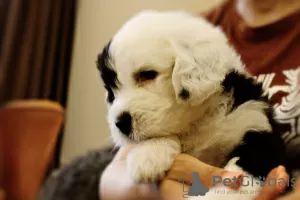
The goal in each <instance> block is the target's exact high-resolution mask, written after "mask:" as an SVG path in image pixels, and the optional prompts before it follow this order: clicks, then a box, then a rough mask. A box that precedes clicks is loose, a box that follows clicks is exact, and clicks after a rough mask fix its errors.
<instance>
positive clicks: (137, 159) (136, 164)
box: [127, 136, 181, 183]
mask: <svg viewBox="0 0 300 200" xmlns="http://www.w3.org/2000/svg"><path fill="white" fill-rule="evenodd" d="M180 152H181V145H180V142H179V140H178V138H177V137H174V136H172V137H162V138H153V139H150V140H147V141H144V142H141V143H139V144H138V145H137V146H136V147H135V148H134V149H133V150H132V151H131V152H130V153H129V154H128V157H127V169H128V170H129V174H130V176H131V177H132V178H133V181H134V182H136V183H155V182H156V181H158V180H161V179H162V178H163V176H164V175H165V172H166V171H168V170H169V169H170V167H171V165H172V164H173V162H174V159H175V157H176V156H177V155H178V154H179V153H180Z"/></svg>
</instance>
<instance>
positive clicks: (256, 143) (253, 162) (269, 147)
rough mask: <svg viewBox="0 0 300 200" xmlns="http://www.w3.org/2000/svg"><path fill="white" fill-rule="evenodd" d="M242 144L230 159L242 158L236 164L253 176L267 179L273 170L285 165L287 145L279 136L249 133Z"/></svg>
mask: <svg viewBox="0 0 300 200" xmlns="http://www.w3.org/2000/svg"><path fill="white" fill-rule="evenodd" d="M242 142H243V143H242V144H241V145H239V146H237V147H236V148H235V149H234V151H233V152H232V153H231V156H230V157H231V158H233V157H240V159H239V160H238V161H237V163H236V164H237V165H239V166H241V167H242V168H243V169H244V170H245V171H248V172H249V173H251V174H252V175H254V176H256V177H266V176H267V175H268V173H269V172H270V171H271V170H272V169H273V168H275V167H278V165H284V164H285V160H284V159H285V145H284V142H283V140H282V139H281V137H280V135H279V134H276V133H268V132H255V131H248V132H247V133H246V134H245V136H244V138H243V140H242Z"/></svg>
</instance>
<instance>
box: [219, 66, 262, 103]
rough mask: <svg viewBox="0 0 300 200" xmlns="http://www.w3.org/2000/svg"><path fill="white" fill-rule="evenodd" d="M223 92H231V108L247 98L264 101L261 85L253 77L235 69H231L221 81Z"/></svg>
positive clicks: (247, 99)
mask: <svg viewBox="0 0 300 200" xmlns="http://www.w3.org/2000/svg"><path fill="white" fill-rule="evenodd" d="M222 86H223V88H224V92H233V98H234V104H233V108H236V107H238V106H239V105H241V104H243V103H245V102H246V101H249V100H263V101H266V100H267V99H265V98H264V97H263V96H262V95H263V89H262V85H261V84H260V83H257V82H256V80H255V79H254V78H249V77H246V76H245V75H244V74H240V73H239V72H237V71H231V72H230V73H228V74H227V75H226V77H225V79H224V80H223V82H222Z"/></svg>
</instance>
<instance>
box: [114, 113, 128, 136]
mask: <svg viewBox="0 0 300 200" xmlns="http://www.w3.org/2000/svg"><path fill="white" fill-rule="evenodd" d="M115 124H116V126H117V127H118V128H119V130H120V131H121V132H122V133H123V134H124V135H126V136H129V135H130V133H131V131H132V117H131V115H130V113H129V112H123V113H122V114H121V115H119V117H118V118H117V121H116V123H115Z"/></svg>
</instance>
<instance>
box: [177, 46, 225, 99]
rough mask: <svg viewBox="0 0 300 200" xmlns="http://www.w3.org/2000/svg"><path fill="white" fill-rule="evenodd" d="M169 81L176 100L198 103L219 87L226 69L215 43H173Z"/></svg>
mask: <svg viewBox="0 0 300 200" xmlns="http://www.w3.org/2000/svg"><path fill="white" fill-rule="evenodd" d="M172 45H173V47H174V52H175V62H174V68H173V74H172V83H173V87H174V90H175V94H176V99H177V100H178V101H179V102H182V103H184V102H186V103H189V104H191V105H199V104H200V103H202V102H203V101H204V100H205V99H207V98H208V97H209V96H210V95H212V94H213V93H215V92H216V91H218V90H220V89H221V81H222V80H223V79H224V77H225V73H226V71H227V70H228V69H226V67H224V66H223V65H224V64H226V63H224V62H225V60H224V59H223V58H222V56H223V55H222V54H221V52H220V51H219V50H218V46H214V44H211V43H208V42H207V43H205V42H204V43H198V44H192V45H191V44H187V43H180V44H179V43H174V42H172Z"/></svg>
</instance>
